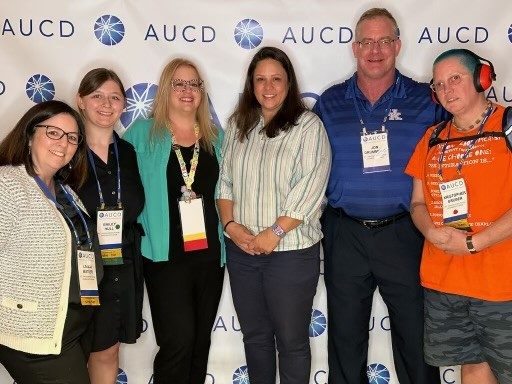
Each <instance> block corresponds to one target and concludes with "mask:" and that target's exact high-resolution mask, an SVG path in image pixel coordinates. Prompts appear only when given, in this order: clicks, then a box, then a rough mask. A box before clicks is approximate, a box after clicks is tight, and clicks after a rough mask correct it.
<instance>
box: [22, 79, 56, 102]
mask: <svg viewBox="0 0 512 384" xmlns="http://www.w3.org/2000/svg"><path fill="white" fill-rule="evenodd" d="M25 92H27V96H28V98H29V99H30V100H32V101H33V102H34V103H40V102H42V101H48V100H53V98H54V97H55V86H54V85H53V82H52V81H51V80H50V78H49V77H48V76H45V75H42V74H36V75H33V76H32V77H31V78H30V79H28V81H27V84H26V86H25Z"/></svg>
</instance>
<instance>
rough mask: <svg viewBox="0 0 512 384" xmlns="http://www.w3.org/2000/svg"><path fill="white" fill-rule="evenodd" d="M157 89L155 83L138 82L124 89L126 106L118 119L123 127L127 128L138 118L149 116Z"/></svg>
mask: <svg viewBox="0 0 512 384" xmlns="http://www.w3.org/2000/svg"><path fill="white" fill-rule="evenodd" d="M157 89H158V86H157V85H155V84H152V83H140V84H135V85H134V86H133V87H131V88H128V89H127V90H126V108H125V109H124V112H123V113H122V114H121V119H120V120H121V124H123V127H125V128H128V127H129V126H130V125H131V124H132V123H133V122H134V121H135V120H136V119H138V118H143V119H147V118H148V117H149V114H150V112H151V108H152V106H153V101H154V100H155V96H156V91H157Z"/></svg>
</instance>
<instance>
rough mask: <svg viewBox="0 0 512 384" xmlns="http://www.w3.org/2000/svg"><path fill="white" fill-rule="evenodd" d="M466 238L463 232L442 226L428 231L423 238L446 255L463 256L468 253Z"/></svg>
mask: <svg viewBox="0 0 512 384" xmlns="http://www.w3.org/2000/svg"><path fill="white" fill-rule="evenodd" d="M466 236H467V232H466V231H464V230H461V229H457V228H453V227H449V226H442V227H435V228H431V229H429V231H428V232H427V233H426V235H425V238H426V239H427V240H428V241H430V242H431V243H432V244H434V245H435V246H436V247H437V248H439V249H441V250H443V251H445V252H447V253H451V254H454V255H465V254H468V253H469V250H468V247H467V244H466Z"/></svg>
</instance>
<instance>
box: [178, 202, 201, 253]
mask: <svg viewBox="0 0 512 384" xmlns="http://www.w3.org/2000/svg"><path fill="white" fill-rule="evenodd" d="M192 193H193V192H192ZM178 208H179V212H180V220H181V233H182V236H183V248H184V251H185V252H190V251H197V250H200V249H207V248H208V239H207V238H206V226H205V220H204V207H203V198H202V197H201V196H200V195H196V194H194V197H193V198H181V199H180V200H179V201H178Z"/></svg>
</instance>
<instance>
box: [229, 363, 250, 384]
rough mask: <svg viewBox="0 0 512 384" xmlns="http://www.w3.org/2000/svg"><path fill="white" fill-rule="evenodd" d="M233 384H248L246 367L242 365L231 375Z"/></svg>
mask: <svg viewBox="0 0 512 384" xmlns="http://www.w3.org/2000/svg"><path fill="white" fill-rule="evenodd" d="M233 384H249V371H248V370H247V365H242V366H241V367H239V368H237V369H236V371H235V372H234V373H233Z"/></svg>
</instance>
